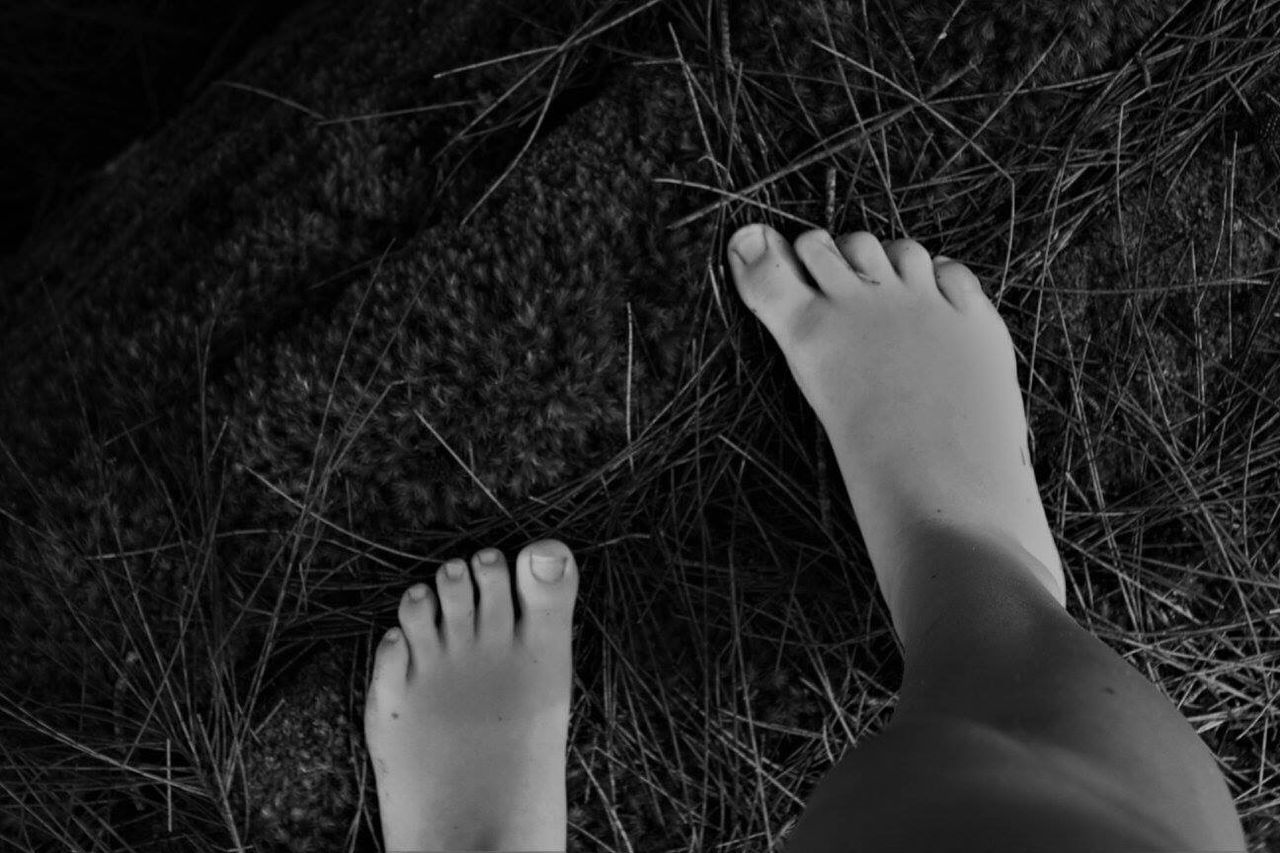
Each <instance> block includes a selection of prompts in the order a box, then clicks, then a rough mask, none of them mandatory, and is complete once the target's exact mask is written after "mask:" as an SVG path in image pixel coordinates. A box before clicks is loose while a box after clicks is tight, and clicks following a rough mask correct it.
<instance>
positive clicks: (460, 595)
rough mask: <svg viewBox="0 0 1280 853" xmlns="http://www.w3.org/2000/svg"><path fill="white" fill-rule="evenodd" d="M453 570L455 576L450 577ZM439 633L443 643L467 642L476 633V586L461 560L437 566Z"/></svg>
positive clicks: (458, 644) (464, 644)
mask: <svg viewBox="0 0 1280 853" xmlns="http://www.w3.org/2000/svg"><path fill="white" fill-rule="evenodd" d="M451 571H453V572H455V573H456V574H457V577H450V574H449V573H450V572H451ZM436 594H437V595H438V596H439V598H440V614H441V615H440V623H441V632H440V633H441V634H442V635H443V637H444V642H445V645H446V646H449V647H452V648H457V647H460V646H461V647H466V646H470V645H471V643H472V642H474V641H475V636H476V605H475V588H474V587H473V586H472V585H471V574H470V572H468V571H467V564H466V562H465V561H464V560H460V559H455V560H449V561H448V562H447V563H444V564H443V565H441V566H440V568H439V569H437V570H436Z"/></svg>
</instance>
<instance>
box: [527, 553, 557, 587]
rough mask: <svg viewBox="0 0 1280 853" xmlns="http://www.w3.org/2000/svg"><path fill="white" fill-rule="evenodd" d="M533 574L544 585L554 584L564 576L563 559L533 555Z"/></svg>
mask: <svg viewBox="0 0 1280 853" xmlns="http://www.w3.org/2000/svg"><path fill="white" fill-rule="evenodd" d="M532 562H533V566H532V568H533V574H534V576H535V577H536V578H537V579H538V580H540V581H543V582H545V583H555V582H556V581H558V580H560V578H561V577H563V576H564V564H565V560H564V557H544V556H542V555H541V554H534V555H533V560H532Z"/></svg>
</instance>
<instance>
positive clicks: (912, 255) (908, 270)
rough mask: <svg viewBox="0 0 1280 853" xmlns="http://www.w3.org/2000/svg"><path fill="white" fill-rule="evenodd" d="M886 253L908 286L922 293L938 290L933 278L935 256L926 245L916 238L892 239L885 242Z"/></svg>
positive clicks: (899, 276)
mask: <svg viewBox="0 0 1280 853" xmlns="http://www.w3.org/2000/svg"><path fill="white" fill-rule="evenodd" d="M884 253H885V256H886V257H887V258H888V259H889V262H890V263H892V264H893V268H894V269H895V270H896V271H897V273H898V278H900V279H901V280H902V283H903V284H905V285H906V286H907V287H908V288H910V289H912V290H915V291H918V292H921V293H931V294H933V293H937V292H938V286H937V283H936V282H935V281H934V278H933V258H932V257H930V256H929V251H928V250H927V249H926V248H925V247H924V246H921V245H920V244H919V243H917V242H916V241H915V240H907V239H900V240H890V241H889V242H888V243H885V244H884Z"/></svg>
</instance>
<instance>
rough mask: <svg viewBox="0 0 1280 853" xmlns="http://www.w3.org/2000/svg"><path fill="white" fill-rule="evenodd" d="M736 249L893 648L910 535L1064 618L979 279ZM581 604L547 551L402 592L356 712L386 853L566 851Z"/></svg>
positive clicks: (918, 267)
mask: <svg viewBox="0 0 1280 853" xmlns="http://www.w3.org/2000/svg"><path fill="white" fill-rule="evenodd" d="M730 246H731V248H730V251H729V259H730V266H731V269H732V272H733V278H734V281H735V283H736V285H737V288H738V292H739V294H740V296H741V298H742V300H743V302H744V303H745V304H746V305H747V307H748V308H750V309H751V311H752V312H753V313H754V314H755V315H756V316H757V317H758V318H759V319H760V320H761V321H762V322H763V323H764V324H765V326H766V327H767V328H768V329H769V331H770V333H772V335H773V336H774V338H775V340H776V341H777V343H778V345H779V346H780V347H781V349H782V352H783V354H784V356H785V357H786V360H787V364H788V365H789V366H790V368H791V373H792V375H793V376H794V377H795V380H796V382H797V383H798V384H799V386H800V388H801V390H802V391H803V392H804V395H805V397H806V398H807V399H808V400H809V403H810V404H811V405H812V406H813V407H814V410H815V411H816V412H817V414H818V417H819V419H820V420H821V422H822V424H823V426H824V427H825V428H826V431H827V435H828V437H829V438H830V440H831V442H832V445H833V447H834V449H835V452H836V457H837V459H838V461H839V464H840V470H841V473H842V475H843V477H844V481H845V484H846V487H847V488H848V490H849V495H850V499H851V501H852V504H853V509H854V513H855V515H856V516H857V519H858V526H859V528H860V529H861V530H862V534H863V538H864V540H865V541H866V544H867V548H868V552H869V554H870V557H871V561H872V564H873V566H874V569H875V573H876V579H877V581H878V583H879V586H880V590H881V592H882V594H883V595H884V597H885V601H886V603H887V604H888V605H889V612H890V615H891V617H892V618H893V620H894V624H895V626H896V627H897V628H898V630H899V633H901V631H902V620H904V619H907V618H909V614H908V613H907V612H906V611H905V610H904V604H903V602H902V601H901V600H900V598H901V595H900V579H901V577H902V575H903V572H905V571H906V570H907V569H906V567H907V565H908V563H909V562H910V561H909V551H910V546H911V542H912V540H913V535H912V534H913V531H921V530H925V529H928V528H929V527H931V526H939V525H940V526H945V527H948V528H958V529H962V530H965V531H967V532H971V533H972V534H973V535H975V536H982V537H986V538H989V539H993V540H1000V541H1004V542H1007V543H1010V544H1012V545H1015V546H1017V547H1020V548H1021V549H1023V550H1025V551H1026V552H1027V553H1029V554H1030V555H1032V556H1033V557H1034V558H1035V561H1032V568H1031V570H1032V571H1033V573H1034V574H1035V575H1036V577H1037V579H1038V580H1040V581H1041V583H1043V584H1044V585H1045V587H1046V588H1047V589H1048V590H1049V591H1050V593H1051V594H1052V595H1053V596H1054V598H1055V599H1057V601H1058V602H1059V603H1062V602H1063V601H1064V595H1065V588H1064V583H1063V576H1062V567H1061V563H1060V561H1059V558H1058V553H1057V550H1056V548H1055V546H1054V544H1053V538H1052V535H1051V533H1050V531H1049V526H1048V522H1047V520H1046V518H1045V514H1044V507H1043V505H1042V504H1041V501H1040V495H1039V490H1038V488H1037V485H1036V481H1035V474H1034V471H1033V470H1032V468H1031V460H1030V454H1029V452H1028V449H1027V444H1026V432H1027V426H1026V420H1025V418H1024V416H1023V411H1022V397H1021V392H1020V390H1019V386H1018V380H1017V370H1016V366H1015V358H1014V349H1013V342H1012V339H1011V338H1010V336H1009V332H1008V329H1007V328H1006V327H1005V325H1004V322H1003V321H1002V320H1001V319H1000V316H999V314H998V313H997V312H996V309H995V307H994V306H993V305H992V304H991V302H990V301H989V300H988V299H987V297H986V296H985V295H984V294H983V292H982V288H981V286H980V285H979V283H978V280H977V278H976V277H975V276H974V275H973V273H972V272H971V271H970V270H969V269H968V268H967V267H965V266H964V265H963V264H960V263H957V262H955V261H951V260H948V259H945V258H942V257H936V258H931V257H930V255H929V253H928V252H927V251H926V250H925V249H924V248H923V247H922V246H921V245H920V244H919V243H916V242H914V241H911V240H895V241H892V242H889V243H885V244H882V243H881V242H880V240H878V239H877V238H876V237H875V236H873V235H871V234H869V233H867V232H865V231H860V232H855V233H853V234H849V235H846V236H845V237H843V238H841V239H840V240H839V241H835V240H833V239H832V238H831V236H830V235H829V234H828V233H827V232H826V231H821V230H818V231H808V232H805V233H804V234H802V235H801V236H800V237H799V238H798V239H797V240H796V242H795V247H794V250H793V249H792V248H791V247H790V246H788V245H787V243H786V241H785V240H784V239H783V238H782V237H781V235H779V234H778V233H777V232H776V231H773V230H772V229H770V228H768V227H765V226H759V225H749V226H746V227H744V228H742V229H740V230H739V231H738V232H737V233H736V234H735V235H734V238H733V239H732V240H731V242H730ZM753 247H754V248H756V249H758V250H759V251H758V253H755V254H753V253H752V252H751V251H750V250H751V249H752V248H753ZM739 251H741V252H742V253H743V255H746V258H745V259H744V258H743V257H741V256H739V254H738V252H739ZM806 271H807V273H808V277H809V278H810V279H811V280H812V281H813V284H814V285H816V289H815V287H814V286H811V285H810V284H808V283H806V275H805V273H806ZM535 555H546V556H549V557H551V558H553V562H554V561H555V560H554V558H564V560H565V571H564V573H563V575H562V576H561V577H559V579H558V580H553V581H550V582H548V581H544V580H540V579H539V578H538V577H537V576H535V574H534V571H535V569H534V560H533V558H534V556H535ZM485 556H492V557H494V560H493V561H491V562H485V561H484V559H483V557H485ZM1037 561H1038V564H1036V563H1037ZM450 567H454V568H457V569H460V570H461V572H460V576H459V577H457V578H456V579H455V578H453V577H451V576H450V575H449V574H448V573H447V571H448V569H449V568H450ZM468 569H469V571H468ZM513 587H514V591H513ZM917 587H918V584H917ZM577 590H578V567H577V564H576V562H575V560H574V558H573V554H572V553H571V552H570V550H569V548H568V547H567V546H566V545H564V544H563V543H562V542H559V541H558V540H554V539H550V540H543V541H540V542H536V543H533V544H531V545H529V546H528V547H526V548H525V549H524V550H523V551H521V552H520V554H519V555H518V557H517V559H516V564H515V571H514V584H513V581H512V573H511V572H509V570H508V566H507V563H506V561H505V559H503V557H502V555H501V554H500V553H499V552H497V551H494V550H492V549H486V551H481V552H480V553H479V554H477V555H475V556H474V557H473V558H472V560H471V562H470V565H468V564H467V563H466V562H464V561H462V560H451V561H449V562H448V563H445V564H444V565H443V566H441V567H440V568H439V570H438V571H437V572H436V576H435V591H434V592H433V591H432V590H431V589H430V587H428V585H426V584H416V585H414V586H412V587H410V588H409V589H408V590H406V592H405V594H404V597H403V598H402V599H401V601H400V611H399V620H400V627H399V628H392V629H391V630H389V631H388V632H387V634H386V636H385V637H384V638H383V640H382V642H381V643H380V644H379V646H378V649H377V653H376V656H375V661H374V672H373V677H372V681H371V683H370V686H369V693H368V698H367V701H366V705H365V713H364V722H365V736H366V740H367V743H368V747H369V752H370V755H371V757H372V759H373V763H374V769H375V778H376V782H377V789H378V806H379V811H380V814H381V820H382V831H383V836H384V839H385V843H386V846H387V849H388V850H393V851H406V850H414V851H424V850H440V851H444V850H448V851H472V850H525V851H528V850H537V851H542V850H546V851H552V850H555V851H562V850H565V847H566V832H567V826H566V814H567V809H566V802H565V784H564V782H565V757H566V756H565V750H566V745H567V743H566V742H567V738H568V724H569V701H570V691H571V686H572V673H573V670H572V655H571V648H570V639H571V624H572V619H573V608H574V603H575V601H576V597H577ZM476 599H478V603H477V601H476ZM517 601H518V603H519V606H520V611H521V615H520V617H519V618H516V615H515V612H514V604H515V603H516V602H517ZM437 617H438V619H437ZM437 621H439V623H440V624H439V625H437Z"/></svg>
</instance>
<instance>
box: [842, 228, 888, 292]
mask: <svg viewBox="0 0 1280 853" xmlns="http://www.w3.org/2000/svg"><path fill="white" fill-rule="evenodd" d="M836 245H838V246H839V247H840V253H841V254H842V255H844V258H845V260H846V261H848V262H849V266H850V267H851V268H852V269H853V271H854V272H856V273H858V275H860V276H862V278H863V279H865V280H867V281H869V282H871V283H873V284H894V283H896V282H897V278H898V273H897V272H896V271H895V270H894V268H893V263H892V262H891V261H890V260H889V256H888V255H887V254H885V251H884V246H883V244H881V242H880V239H879V238H878V237H876V235H874V234H872V233H871V232H870V231H854V232H853V233H851V234H846V235H844V236H843V237H841V238H840V239H839V240H837V241H836Z"/></svg>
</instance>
